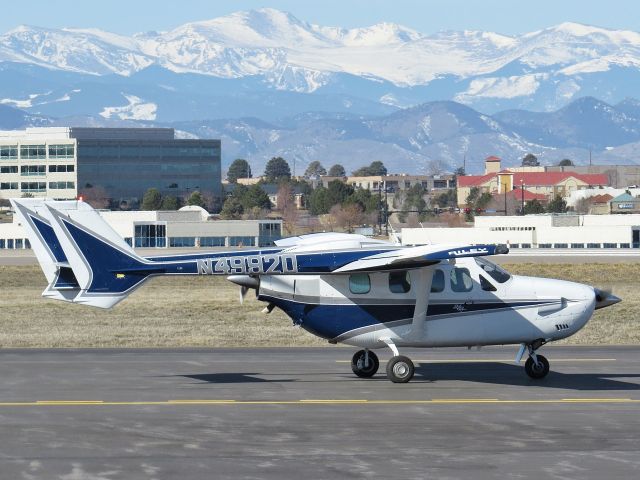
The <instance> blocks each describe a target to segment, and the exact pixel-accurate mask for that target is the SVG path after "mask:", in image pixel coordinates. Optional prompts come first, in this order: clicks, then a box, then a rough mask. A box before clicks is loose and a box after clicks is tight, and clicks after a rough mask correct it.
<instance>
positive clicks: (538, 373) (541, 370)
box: [524, 355, 549, 380]
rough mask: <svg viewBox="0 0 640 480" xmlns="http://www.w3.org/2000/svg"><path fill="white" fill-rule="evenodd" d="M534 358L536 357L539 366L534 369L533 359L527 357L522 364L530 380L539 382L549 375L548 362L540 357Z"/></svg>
mask: <svg viewBox="0 0 640 480" xmlns="http://www.w3.org/2000/svg"><path fill="white" fill-rule="evenodd" d="M536 356H537V357H538V362H539V366H538V367H536V364H535V363H534V362H533V358H531V357H529V358H527V361H526V363H525V364H524V370H525V372H527V375H529V376H530V377H531V378H533V379H535V380H539V379H541V378H544V377H546V376H547V374H548V373H549V361H548V360H547V359H546V358H545V357H543V356H542V355H536Z"/></svg>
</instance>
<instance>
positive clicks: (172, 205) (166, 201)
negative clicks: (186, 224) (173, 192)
mask: <svg viewBox="0 0 640 480" xmlns="http://www.w3.org/2000/svg"><path fill="white" fill-rule="evenodd" d="M178 208H180V205H179V203H178V199H177V198H176V197H172V196H170V195H168V196H166V197H163V198H162V203H161V204H160V210H178Z"/></svg>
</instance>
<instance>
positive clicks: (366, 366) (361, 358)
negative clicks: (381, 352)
mask: <svg viewBox="0 0 640 480" xmlns="http://www.w3.org/2000/svg"><path fill="white" fill-rule="evenodd" d="M368 353H369V359H368V361H367V351H366V350H360V351H358V352H356V353H355V354H354V355H353V358H352V359H351V370H353V373H355V374H356V375H357V376H358V377H360V378H370V377H373V376H374V375H375V374H376V372H377V371H378V367H379V366H380V361H379V360H378V356H377V355H376V354H375V353H373V352H372V351H369V352H368Z"/></svg>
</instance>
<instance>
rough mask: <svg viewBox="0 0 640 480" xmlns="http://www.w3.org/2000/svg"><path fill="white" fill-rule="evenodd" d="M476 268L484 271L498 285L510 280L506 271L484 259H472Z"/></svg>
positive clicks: (509, 275)
mask: <svg viewBox="0 0 640 480" xmlns="http://www.w3.org/2000/svg"><path fill="white" fill-rule="evenodd" d="M474 259H475V261H476V263H477V264H478V266H479V267H480V268H481V269H482V270H484V271H485V272H486V273H487V274H488V275H489V276H490V277H491V278H493V279H494V280H495V281H496V282H498V283H504V282H506V281H507V280H509V279H510V278H511V274H510V273H509V272H507V271H506V270H503V269H502V268H500V267H499V266H498V265H496V264H495V263H493V262H490V261H489V260H487V259H486V258H482V257H475V258H474Z"/></svg>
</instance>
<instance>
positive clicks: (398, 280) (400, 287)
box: [389, 271, 411, 293]
mask: <svg viewBox="0 0 640 480" xmlns="http://www.w3.org/2000/svg"><path fill="white" fill-rule="evenodd" d="M389 290H391V293H407V292H408V291H409V290H411V277H410V276H409V272H407V271H404V272H391V273H389Z"/></svg>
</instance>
